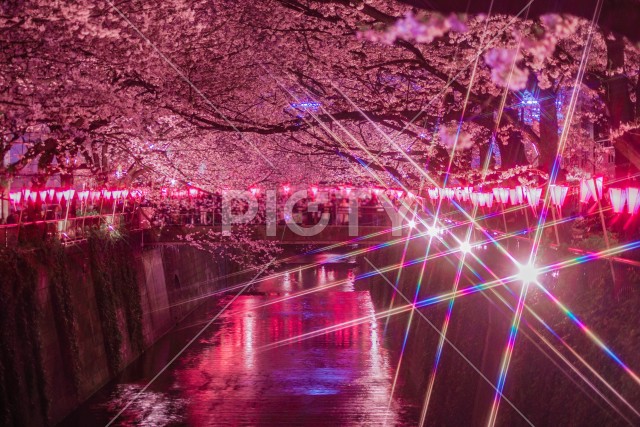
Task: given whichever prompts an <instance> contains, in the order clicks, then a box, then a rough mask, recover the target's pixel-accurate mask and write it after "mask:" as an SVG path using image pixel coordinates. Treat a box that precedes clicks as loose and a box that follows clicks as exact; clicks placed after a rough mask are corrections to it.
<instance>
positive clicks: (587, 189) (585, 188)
mask: <svg viewBox="0 0 640 427" xmlns="http://www.w3.org/2000/svg"><path fill="white" fill-rule="evenodd" d="M603 184H604V179H603V178H602V177H601V176H600V177H597V178H590V179H583V180H582V181H581V182H580V203H588V202H589V201H590V200H591V199H593V200H594V201H598V200H601V199H602V186H603Z"/></svg>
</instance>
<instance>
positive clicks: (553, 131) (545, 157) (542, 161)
mask: <svg viewBox="0 0 640 427" xmlns="http://www.w3.org/2000/svg"><path fill="white" fill-rule="evenodd" d="M538 103H539V105H540V144H539V146H538V148H539V149H540V158H539V159H538V168H539V169H540V170H543V171H545V172H551V168H552V167H553V162H554V160H555V158H556V155H557V154H558V107H557V105H556V92H555V91H553V90H552V89H541V90H540V92H539V95H538Z"/></svg>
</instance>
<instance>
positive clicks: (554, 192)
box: [549, 185, 569, 208]
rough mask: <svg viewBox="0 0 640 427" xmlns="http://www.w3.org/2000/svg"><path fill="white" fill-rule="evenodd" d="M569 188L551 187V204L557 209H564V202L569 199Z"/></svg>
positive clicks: (562, 186)
mask: <svg viewBox="0 0 640 427" xmlns="http://www.w3.org/2000/svg"><path fill="white" fill-rule="evenodd" d="M568 192H569V187H567V186H566V185H550V186H549V195H550V196H551V203H553V204H554V205H555V206H557V207H559V208H560V207H562V205H563V204H564V200H565V199H566V198H567V193H568Z"/></svg>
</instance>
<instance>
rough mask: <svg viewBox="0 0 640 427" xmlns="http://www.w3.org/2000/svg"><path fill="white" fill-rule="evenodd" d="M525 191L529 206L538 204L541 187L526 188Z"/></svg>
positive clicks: (533, 206)
mask: <svg viewBox="0 0 640 427" xmlns="http://www.w3.org/2000/svg"><path fill="white" fill-rule="evenodd" d="M525 193H526V195H527V200H528V201H529V206H531V207H532V208H535V207H536V206H538V204H539V203H540V198H541V197H542V188H526V189H525Z"/></svg>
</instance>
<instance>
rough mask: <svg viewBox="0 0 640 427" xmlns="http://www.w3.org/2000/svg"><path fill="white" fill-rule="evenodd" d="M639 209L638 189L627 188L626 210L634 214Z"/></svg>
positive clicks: (639, 197) (639, 191) (639, 193)
mask: <svg viewBox="0 0 640 427" xmlns="http://www.w3.org/2000/svg"><path fill="white" fill-rule="evenodd" d="M639 209H640V189H638V188H634V187H629V188H627V211H628V212H629V213H630V214H631V215H636V214H637V213H638V210H639Z"/></svg>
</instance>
